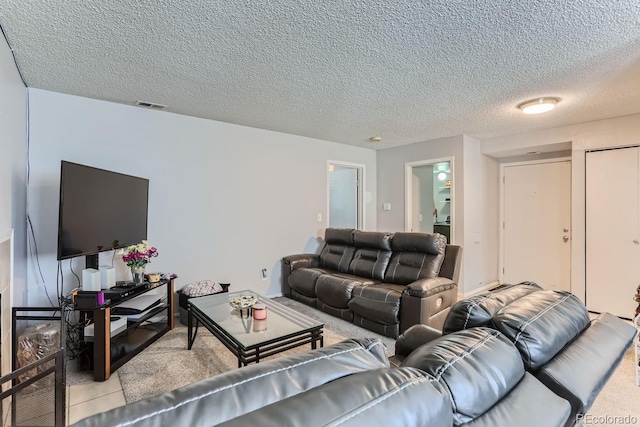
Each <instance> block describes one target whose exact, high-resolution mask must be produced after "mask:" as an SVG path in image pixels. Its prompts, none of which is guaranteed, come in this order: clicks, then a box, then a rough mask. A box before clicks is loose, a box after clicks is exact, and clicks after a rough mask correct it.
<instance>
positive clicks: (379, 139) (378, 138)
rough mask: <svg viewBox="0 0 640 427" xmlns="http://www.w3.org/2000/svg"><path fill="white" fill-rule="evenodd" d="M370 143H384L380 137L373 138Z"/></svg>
mask: <svg viewBox="0 0 640 427" xmlns="http://www.w3.org/2000/svg"><path fill="white" fill-rule="evenodd" d="M369 141H371V142H380V141H382V137H380V136H372V137H371V138H369Z"/></svg>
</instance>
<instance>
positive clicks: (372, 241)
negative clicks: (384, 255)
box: [353, 230, 393, 251]
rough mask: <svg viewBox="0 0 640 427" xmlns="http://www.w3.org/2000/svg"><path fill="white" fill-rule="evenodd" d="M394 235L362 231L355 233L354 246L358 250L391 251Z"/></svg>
mask: <svg viewBox="0 0 640 427" xmlns="http://www.w3.org/2000/svg"><path fill="white" fill-rule="evenodd" d="M392 239H393V233H386V232H383V231H361V230H355V231H354V232H353V244H354V245H355V247H356V248H369V249H380V250H383V251H391V241H392Z"/></svg>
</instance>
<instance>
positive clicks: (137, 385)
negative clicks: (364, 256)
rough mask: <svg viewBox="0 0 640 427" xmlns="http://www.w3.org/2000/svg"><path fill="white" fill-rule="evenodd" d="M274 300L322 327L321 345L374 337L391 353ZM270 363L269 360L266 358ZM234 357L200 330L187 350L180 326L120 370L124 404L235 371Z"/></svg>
mask: <svg viewBox="0 0 640 427" xmlns="http://www.w3.org/2000/svg"><path fill="white" fill-rule="evenodd" d="M276 301H278V302H280V303H282V304H284V305H286V306H288V307H291V308H293V309H295V310H297V311H298V312H301V313H304V314H306V315H308V316H309V317H312V318H314V319H317V320H320V321H322V322H323V323H324V324H325V327H324V332H323V336H324V345H325V346H327V345H331V344H335V343H337V342H340V341H342V340H344V339H346V338H367V337H374V338H375V337H377V338H380V339H382V340H383V342H384V343H385V345H386V346H387V354H389V355H391V354H393V353H394V343H395V340H393V339H391V338H387V337H383V336H382V335H378V334H376V333H374V332H371V331H368V330H366V329H362V328H360V327H357V326H355V325H352V324H349V323H348V322H345V321H343V320H340V319H338V318H336V317H333V316H330V315H327V314H325V313H322V312H320V311H318V310H315V309H313V308H311V307H307V306H305V305H303V304H300V303H298V302H297V301H293V300H290V299H288V298H277V299H276ZM310 348H311V346H310V345H305V346H302V347H298V348H294V349H291V350H288V351H286V352H284V353H280V354H277V355H274V356H271V358H277V357H282V356H283V355H286V354H292V353H297V352H302V351H308V350H310ZM265 360H269V358H267V359H265ZM237 366H238V360H237V358H236V357H235V356H234V355H233V354H232V353H231V352H230V351H229V350H228V349H227V348H226V347H225V346H224V345H223V344H221V343H220V341H218V339H217V338H215V337H214V336H213V335H211V333H210V332H209V331H207V330H206V329H205V328H202V327H201V328H199V330H198V336H197V338H196V340H195V343H194V345H193V348H192V349H191V350H187V328H186V327H185V326H183V325H181V324H179V323H177V326H176V328H175V329H173V330H172V331H169V332H168V333H167V334H165V335H164V336H163V337H161V338H160V339H159V340H158V341H156V342H155V343H153V344H152V345H150V346H149V347H148V348H146V349H144V350H143V351H142V352H141V353H140V354H138V355H137V356H136V357H134V358H133V359H131V360H130V361H129V362H127V363H126V364H125V365H123V366H122V367H121V368H120V369H118V374H119V376H120V382H121V384H122V390H123V392H124V397H125V400H126V402H127V403H131V402H135V401H137V400H141V399H144V398H147V397H151V396H155V395H157V394H161V393H164V392H167V391H171V390H174V389H176V388H178V387H182V386H184V385H187V384H190V383H192V382H195V381H199V380H202V379H205V378H208V377H210V376H212V375H216V374H219V373H222V372H226V371H230V370H232V369H237Z"/></svg>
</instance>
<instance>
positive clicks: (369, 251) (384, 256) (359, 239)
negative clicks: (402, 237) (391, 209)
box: [349, 230, 393, 281]
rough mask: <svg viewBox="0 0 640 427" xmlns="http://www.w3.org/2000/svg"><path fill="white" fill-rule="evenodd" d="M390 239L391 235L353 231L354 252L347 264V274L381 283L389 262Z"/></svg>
mask: <svg viewBox="0 0 640 427" xmlns="http://www.w3.org/2000/svg"><path fill="white" fill-rule="evenodd" d="M392 239H393V233H384V232H376V231H359V230H356V231H354V233H353V243H354V245H355V247H356V251H355V254H354V255H353V259H352V261H351V264H349V273H351V274H354V275H356V276H362V277H370V278H372V279H375V280H380V281H382V279H383V278H384V273H385V271H387V266H388V265H389V261H390V260H391V241H392Z"/></svg>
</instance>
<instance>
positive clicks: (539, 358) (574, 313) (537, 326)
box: [491, 290, 590, 371]
mask: <svg viewBox="0 0 640 427" xmlns="http://www.w3.org/2000/svg"><path fill="white" fill-rule="evenodd" d="M491 322H492V324H493V327H494V328H496V329H497V330H499V331H500V332H502V333H503V334H504V335H506V336H507V338H509V339H510V340H511V341H512V342H513V343H514V344H515V346H516V348H517V349H518V350H519V351H520V355H521V356H522V360H523V361H524V365H525V368H526V369H527V370H529V371H536V370H537V369H538V368H540V367H541V366H542V365H544V364H546V363H547V362H548V361H550V360H551V359H552V358H553V357H554V356H555V355H556V354H558V353H559V352H560V351H561V350H562V349H563V348H565V347H566V346H567V345H568V344H569V343H571V342H572V341H573V340H575V339H576V338H577V337H578V336H579V335H580V334H582V332H583V331H584V330H585V329H586V328H587V327H588V326H589V324H590V320H589V312H588V311H587V308H586V307H585V306H584V304H583V303H582V301H580V300H579V299H578V297H576V296H575V295H573V294H572V293H570V292H564V291H551V290H546V291H539V292H533V293H531V294H529V295H525V296H523V297H522V298H520V299H518V300H516V301H514V302H513V303H511V304H509V305H507V306H506V307H504V308H502V309H500V311H498V313H496V315H495V316H493V319H492V320H491Z"/></svg>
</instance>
